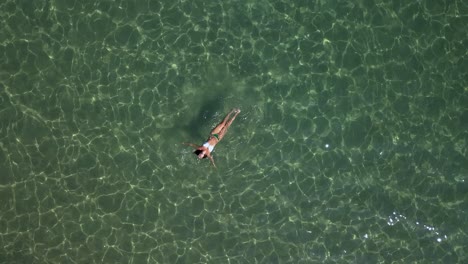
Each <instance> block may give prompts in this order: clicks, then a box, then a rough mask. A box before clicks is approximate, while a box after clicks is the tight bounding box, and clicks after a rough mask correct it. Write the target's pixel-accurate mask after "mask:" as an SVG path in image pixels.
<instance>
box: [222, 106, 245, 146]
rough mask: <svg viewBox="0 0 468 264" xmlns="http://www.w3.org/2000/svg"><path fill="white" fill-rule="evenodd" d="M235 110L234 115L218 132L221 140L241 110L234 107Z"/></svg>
mask: <svg viewBox="0 0 468 264" xmlns="http://www.w3.org/2000/svg"><path fill="white" fill-rule="evenodd" d="M233 111H234V113H235V114H234V116H233V117H232V118H231V119H230V120H229V121H227V122H226V124H225V125H224V126H223V127H222V128H221V130H220V131H219V133H218V135H219V140H221V139H222V138H223V137H224V135H225V134H226V132H227V130H228V128H229V127H230V126H231V124H232V122H234V119H236V116H237V115H238V114H239V113H240V110H239V109H238V108H236V109H233Z"/></svg>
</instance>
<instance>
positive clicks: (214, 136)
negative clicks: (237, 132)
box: [183, 108, 240, 168]
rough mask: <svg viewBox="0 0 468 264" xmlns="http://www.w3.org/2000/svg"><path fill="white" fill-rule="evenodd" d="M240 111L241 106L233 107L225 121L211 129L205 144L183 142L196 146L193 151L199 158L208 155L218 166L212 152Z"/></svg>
mask: <svg viewBox="0 0 468 264" xmlns="http://www.w3.org/2000/svg"><path fill="white" fill-rule="evenodd" d="M239 113H240V109H239V108H234V109H232V110H231V112H229V114H227V115H226V117H225V118H224V119H223V121H222V122H221V123H219V124H218V125H217V126H216V127H215V128H213V130H211V132H210V136H209V137H208V139H207V140H206V142H205V143H203V145H201V146H198V145H196V144H192V143H183V144H185V145H188V146H191V147H193V148H195V151H194V152H193V153H195V155H197V156H198V158H199V159H204V158H206V157H208V158H209V159H210V160H211V163H212V164H213V166H214V167H215V168H216V165H215V163H214V160H213V157H212V156H211V152H213V149H214V147H215V146H216V144H218V142H219V141H221V139H223V137H224V135H225V134H226V132H227V130H228V128H229V127H230V126H231V124H232V122H233V121H234V119H236V116H237V115H238V114H239ZM232 114H234V116H232V117H231V115H232Z"/></svg>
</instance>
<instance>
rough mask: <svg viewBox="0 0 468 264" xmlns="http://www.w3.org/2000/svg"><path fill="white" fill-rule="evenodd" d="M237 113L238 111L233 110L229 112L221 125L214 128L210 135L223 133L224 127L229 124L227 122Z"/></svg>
mask: <svg viewBox="0 0 468 264" xmlns="http://www.w3.org/2000/svg"><path fill="white" fill-rule="evenodd" d="M235 111H236V109H232V110H231V112H229V113H228V114H227V115H226V117H224V119H223V121H221V123H219V124H218V125H217V126H216V127H215V128H213V130H211V132H210V135H213V134H219V133H220V132H221V130H222V129H223V127H225V126H226V124H227V122H228V120H229V116H230V115H232V113H234V112H235ZM231 123H232V122H231Z"/></svg>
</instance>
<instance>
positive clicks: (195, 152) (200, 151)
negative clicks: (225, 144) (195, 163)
mask: <svg viewBox="0 0 468 264" xmlns="http://www.w3.org/2000/svg"><path fill="white" fill-rule="evenodd" d="M202 152H203V150H201V149H197V150H195V151H194V152H193V153H194V154H195V155H197V156H198V155H200V153H202ZM203 158H206V154H205V155H204V156H203Z"/></svg>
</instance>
